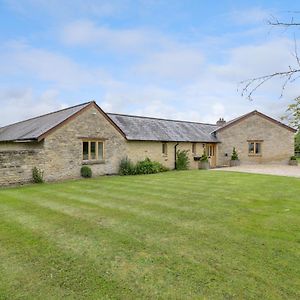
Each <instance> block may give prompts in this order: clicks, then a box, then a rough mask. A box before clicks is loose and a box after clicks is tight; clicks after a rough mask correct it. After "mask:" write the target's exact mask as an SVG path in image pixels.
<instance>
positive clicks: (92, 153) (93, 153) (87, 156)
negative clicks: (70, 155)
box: [82, 141, 104, 160]
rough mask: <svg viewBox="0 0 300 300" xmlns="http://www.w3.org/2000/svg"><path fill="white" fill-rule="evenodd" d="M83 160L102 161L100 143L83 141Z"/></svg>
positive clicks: (102, 152) (102, 149) (101, 145)
mask: <svg viewBox="0 0 300 300" xmlns="http://www.w3.org/2000/svg"><path fill="white" fill-rule="evenodd" d="M82 159H83V160H103V159H104V146H103V142H102V141H83V142H82Z"/></svg>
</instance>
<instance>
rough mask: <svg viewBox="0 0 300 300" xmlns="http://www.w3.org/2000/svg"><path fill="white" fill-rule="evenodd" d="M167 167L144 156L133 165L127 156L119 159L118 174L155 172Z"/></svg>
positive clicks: (164, 170) (164, 169)
mask: <svg viewBox="0 0 300 300" xmlns="http://www.w3.org/2000/svg"><path fill="white" fill-rule="evenodd" d="M168 170H169V169H168V168H166V167H165V166H163V165H162V164H161V163H159V162H157V161H151V160H150V158H145V159H144V160H142V161H139V162H137V164H136V165H134V164H133V163H132V162H131V161H130V160H129V159H128V158H124V159H122V160H121V163H120V169H119V174H120V175H138V174H155V173H159V172H166V171H168Z"/></svg>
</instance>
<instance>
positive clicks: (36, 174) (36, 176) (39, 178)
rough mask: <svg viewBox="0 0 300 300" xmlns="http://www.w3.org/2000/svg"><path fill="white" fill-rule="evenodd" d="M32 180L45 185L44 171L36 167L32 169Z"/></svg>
mask: <svg viewBox="0 0 300 300" xmlns="http://www.w3.org/2000/svg"><path fill="white" fill-rule="evenodd" d="M32 179H33V182H34V183H43V182H44V171H42V170H41V169H38V168H37V167H34V168H33V169H32Z"/></svg>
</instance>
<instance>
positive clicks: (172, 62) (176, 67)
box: [135, 45, 204, 81]
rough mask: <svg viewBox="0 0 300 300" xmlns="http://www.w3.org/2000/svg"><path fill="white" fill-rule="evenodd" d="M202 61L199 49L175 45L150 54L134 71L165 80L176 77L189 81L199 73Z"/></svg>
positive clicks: (202, 57)
mask: <svg viewBox="0 0 300 300" xmlns="http://www.w3.org/2000/svg"><path fill="white" fill-rule="evenodd" d="M203 62H204V56H203V53H202V52H201V50H200V49H197V48H192V47H190V48H189V47H180V46H178V45H177V47H174V48H172V49H169V50H166V51H161V52H158V53H152V54H150V55H149V56H148V57H147V58H146V60H145V61H144V62H143V63H141V64H140V65H138V66H137V67H136V68H135V71H136V72H138V73H141V74H143V75H151V76H157V77H159V78H165V79H167V80H168V79H173V78H175V79H176V78H177V79H181V80H182V79H185V80H186V81H189V80H191V78H193V77H194V76H197V75H198V74H199V73H201V67H202V65H203Z"/></svg>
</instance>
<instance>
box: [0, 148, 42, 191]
mask: <svg viewBox="0 0 300 300" xmlns="http://www.w3.org/2000/svg"><path fill="white" fill-rule="evenodd" d="M6 147H8V144H6ZM18 147H19V148H26V147H25V145H18ZM3 148H4V147H3ZM11 148H17V147H16V145H11ZM28 148H30V146H29V147H28ZM37 148H38V147H37ZM0 149H1V146H0ZM41 151H42V150H41V149H30V150H28V149H23V150H22V149H18V150H17V149H15V150H1V151H0V186H7V185H10V184H19V183H26V182H31V181H32V168H33V167H35V166H36V167H38V168H43V167H44V165H43V159H42V155H41V153H42V152H41Z"/></svg>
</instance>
